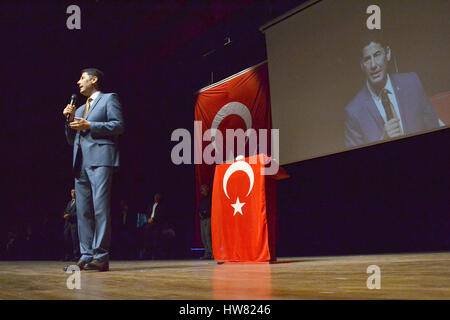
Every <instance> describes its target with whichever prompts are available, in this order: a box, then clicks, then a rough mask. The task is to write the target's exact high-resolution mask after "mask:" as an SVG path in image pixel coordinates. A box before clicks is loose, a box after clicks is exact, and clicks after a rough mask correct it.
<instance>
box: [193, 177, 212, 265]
mask: <svg viewBox="0 0 450 320" xmlns="http://www.w3.org/2000/svg"><path fill="white" fill-rule="evenodd" d="M200 194H201V195H202V199H201V200H200V203H199V205H198V209H197V211H198V215H199V216H200V231H201V238H202V243H203V246H204V247H205V253H204V255H203V256H202V257H201V258H200V259H202V260H211V259H214V255H213V251H212V239H211V203H212V197H211V193H210V192H209V186H208V185H206V184H203V185H202V186H201V187H200Z"/></svg>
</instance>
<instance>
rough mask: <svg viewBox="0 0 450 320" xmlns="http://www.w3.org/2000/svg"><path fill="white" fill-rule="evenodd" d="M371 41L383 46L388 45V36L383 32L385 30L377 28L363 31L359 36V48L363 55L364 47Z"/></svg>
mask: <svg viewBox="0 0 450 320" xmlns="http://www.w3.org/2000/svg"><path fill="white" fill-rule="evenodd" d="M371 42H374V43H378V44H380V45H381V46H382V47H383V48H385V47H386V46H387V41H386V37H385V35H384V34H383V31H381V30H378V29H375V30H367V29H366V30H364V31H363V32H361V34H360V36H359V44H358V50H359V54H360V55H361V53H362V51H363V49H364V48H365V47H366V46H367V45H369V44H370V43H371Z"/></svg>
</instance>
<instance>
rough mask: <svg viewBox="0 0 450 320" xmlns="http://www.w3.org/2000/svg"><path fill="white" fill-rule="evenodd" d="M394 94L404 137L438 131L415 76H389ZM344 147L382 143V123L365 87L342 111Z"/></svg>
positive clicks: (429, 105)
mask: <svg viewBox="0 0 450 320" xmlns="http://www.w3.org/2000/svg"><path fill="white" fill-rule="evenodd" d="M390 77H391V82H392V86H393V87H394V90H395V96H396V98H397V103H398V108H399V110H400V116H401V120H402V124H403V131H404V134H405V135H407V134H413V133H419V132H421V131H425V130H429V129H434V128H438V127H439V120H438V117H437V115H436V113H435V111H434V109H433V107H432V106H431V104H430V102H429V100H428V97H427V95H426V94H425V90H424V89H423V87H422V84H421V82H420V80H419V78H418V76H417V75H416V74H415V73H398V74H394V75H390ZM345 114H346V120H345V133H344V137H345V145H346V146H347V147H353V146H359V145H363V144H368V143H373V142H376V141H380V140H382V137H383V131H384V124H385V123H384V120H383V118H382V116H381V115H380V112H379V111H378V109H377V107H376V105H375V102H374V101H373V99H372V97H371V95H370V92H369V89H368V88H367V85H364V87H363V88H362V89H361V91H359V93H358V94H357V95H356V97H355V98H354V99H353V100H352V101H351V102H350V103H349V104H348V105H347V107H346V108H345Z"/></svg>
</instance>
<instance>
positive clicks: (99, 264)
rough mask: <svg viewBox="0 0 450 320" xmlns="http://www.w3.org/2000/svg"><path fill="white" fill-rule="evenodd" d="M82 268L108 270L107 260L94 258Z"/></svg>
mask: <svg viewBox="0 0 450 320" xmlns="http://www.w3.org/2000/svg"><path fill="white" fill-rule="evenodd" d="M84 270H97V271H100V272H104V271H109V262H107V261H100V260H97V259H94V260H92V261H91V262H89V263H88V264H86V265H85V266H84Z"/></svg>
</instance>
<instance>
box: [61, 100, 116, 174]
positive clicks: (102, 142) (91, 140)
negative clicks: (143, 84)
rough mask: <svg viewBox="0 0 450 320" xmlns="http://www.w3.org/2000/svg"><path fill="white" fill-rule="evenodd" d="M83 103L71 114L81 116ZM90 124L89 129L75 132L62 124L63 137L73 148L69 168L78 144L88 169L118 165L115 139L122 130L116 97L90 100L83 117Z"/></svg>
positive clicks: (74, 160) (76, 153)
mask: <svg viewBox="0 0 450 320" xmlns="http://www.w3.org/2000/svg"><path fill="white" fill-rule="evenodd" d="M85 108H86V104H84V105H82V106H80V107H79V108H78V109H77V110H76V111H75V117H80V118H81V117H82V116H83V113H84V110H85ZM86 120H88V121H90V123H91V128H90V129H89V130H82V131H76V130H73V129H71V128H70V127H69V125H68V124H67V123H66V138H67V141H68V143H69V144H70V145H73V166H74V168H75V166H76V159H77V156H79V155H78V145H79V144H80V145H81V150H82V153H83V158H84V162H85V164H86V165H87V166H89V167H94V166H95V167H100V166H110V167H118V166H119V151H118V148H117V137H118V136H119V135H120V134H121V133H122V132H123V131H124V122H123V116H122V107H121V105H120V102H119V99H118V97H117V94H115V93H100V94H99V95H98V96H97V98H96V99H95V100H94V101H92V103H91V107H90V108H89V110H88V113H87V115H86Z"/></svg>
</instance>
